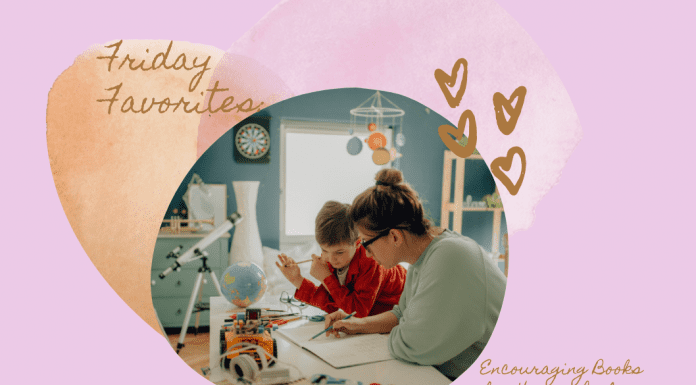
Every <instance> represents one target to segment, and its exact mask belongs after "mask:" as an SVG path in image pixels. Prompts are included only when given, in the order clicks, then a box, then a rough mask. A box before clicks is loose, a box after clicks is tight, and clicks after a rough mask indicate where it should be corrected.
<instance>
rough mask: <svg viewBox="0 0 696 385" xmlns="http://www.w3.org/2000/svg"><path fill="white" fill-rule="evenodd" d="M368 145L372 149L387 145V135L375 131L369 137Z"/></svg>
mask: <svg viewBox="0 0 696 385" xmlns="http://www.w3.org/2000/svg"><path fill="white" fill-rule="evenodd" d="M367 145H368V146H369V147H370V149H371V150H376V149H378V148H381V147H385V146H386V145H387V137H386V136H384V134H382V133H379V132H374V133H372V134H370V136H369V137H368V138H367Z"/></svg>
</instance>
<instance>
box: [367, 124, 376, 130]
mask: <svg viewBox="0 0 696 385" xmlns="http://www.w3.org/2000/svg"><path fill="white" fill-rule="evenodd" d="M367 129H368V130H370V131H374V130H376V129H377V125H376V124H374V123H370V124H368V125H367Z"/></svg>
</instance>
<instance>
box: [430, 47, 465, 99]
mask: <svg viewBox="0 0 696 385" xmlns="http://www.w3.org/2000/svg"><path fill="white" fill-rule="evenodd" d="M460 65H461V66H462V67H464V74H463V75H462V83H461V85H460V86H459V91H457V96H455V97H452V93H451V92H450V90H449V88H447V86H450V87H454V85H455V84H456V83H457V74H458V73H459V66H460ZM467 73H468V70H467V62H466V60H464V59H459V60H457V62H456V63H454V66H452V75H447V73H445V71H443V70H441V69H439V68H438V69H436V70H435V80H437V84H439V85H440V89H441V90H442V93H443V94H444V95H445V99H447V104H449V106H450V107H452V108H455V107H457V106H459V102H461V101H462V97H463V96H464V91H466V78H467Z"/></svg>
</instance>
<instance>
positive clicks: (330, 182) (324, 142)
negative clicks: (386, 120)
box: [280, 120, 392, 248]
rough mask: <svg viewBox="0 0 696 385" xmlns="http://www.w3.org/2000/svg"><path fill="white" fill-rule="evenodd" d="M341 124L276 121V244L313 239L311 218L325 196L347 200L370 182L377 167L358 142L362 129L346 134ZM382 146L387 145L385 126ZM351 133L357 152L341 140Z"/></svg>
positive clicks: (369, 152)
mask: <svg viewBox="0 0 696 385" xmlns="http://www.w3.org/2000/svg"><path fill="white" fill-rule="evenodd" d="M350 128H351V126H350V125H349V124H343V123H324V122H305V121H296V120H282V121H281V123H280V135H281V160H280V162H281V165H280V188H281V191H280V246H281V248H284V247H286V246H291V245H293V244H298V243H305V242H308V241H312V240H314V219H315V218H316V215H317V213H318V212H319V210H320V209H321V207H322V206H323V205H324V203H325V202H326V201H328V200H335V201H339V202H343V203H352V202H353V199H354V198H355V197H356V196H357V195H358V194H360V193H361V192H363V191H365V189H367V188H368V187H370V186H373V185H374V184H375V179H374V178H375V174H376V173H377V171H379V170H380V169H382V168H385V167H390V164H389V163H387V164H386V165H384V166H378V165H376V164H374V162H373V161H372V150H371V149H370V148H369V147H368V146H367V143H365V142H364V140H365V139H366V138H367V137H368V136H369V134H370V132H369V131H368V130H367V127H364V128H360V129H356V130H355V132H354V133H353V135H351V134H350ZM387 131H389V132H384V131H382V132H383V133H385V136H387V141H388V142H389V143H388V144H387V148H389V147H391V141H392V138H391V130H387ZM353 136H357V137H358V138H360V140H361V142H362V143H363V149H362V151H361V152H360V153H359V154H358V155H350V154H349V153H348V151H347V144H348V141H349V140H350V138H351V137H353Z"/></svg>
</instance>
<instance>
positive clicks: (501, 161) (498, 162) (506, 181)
mask: <svg viewBox="0 0 696 385" xmlns="http://www.w3.org/2000/svg"><path fill="white" fill-rule="evenodd" d="M515 154H517V155H519V156H520V158H521V159H522V172H521V173H520V177H519V179H517V183H515V184H513V183H512V181H511V180H510V178H508V177H507V175H505V173H504V172H503V170H505V171H510V168H511V167H512V159H513V157H514V156H515ZM526 170H527V158H526V157H525V155H524V151H523V150H522V149H521V148H519V147H517V146H515V147H513V148H511V149H509V150H508V153H507V156H505V157H500V158H495V159H494V160H493V162H492V163H491V171H492V172H493V175H495V177H496V178H498V179H499V180H500V181H501V182H502V183H503V186H505V188H507V190H508V191H509V192H510V194H511V195H517V193H518V192H519V191H520V187H522V181H523V180H524V173H525V171H526Z"/></svg>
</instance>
